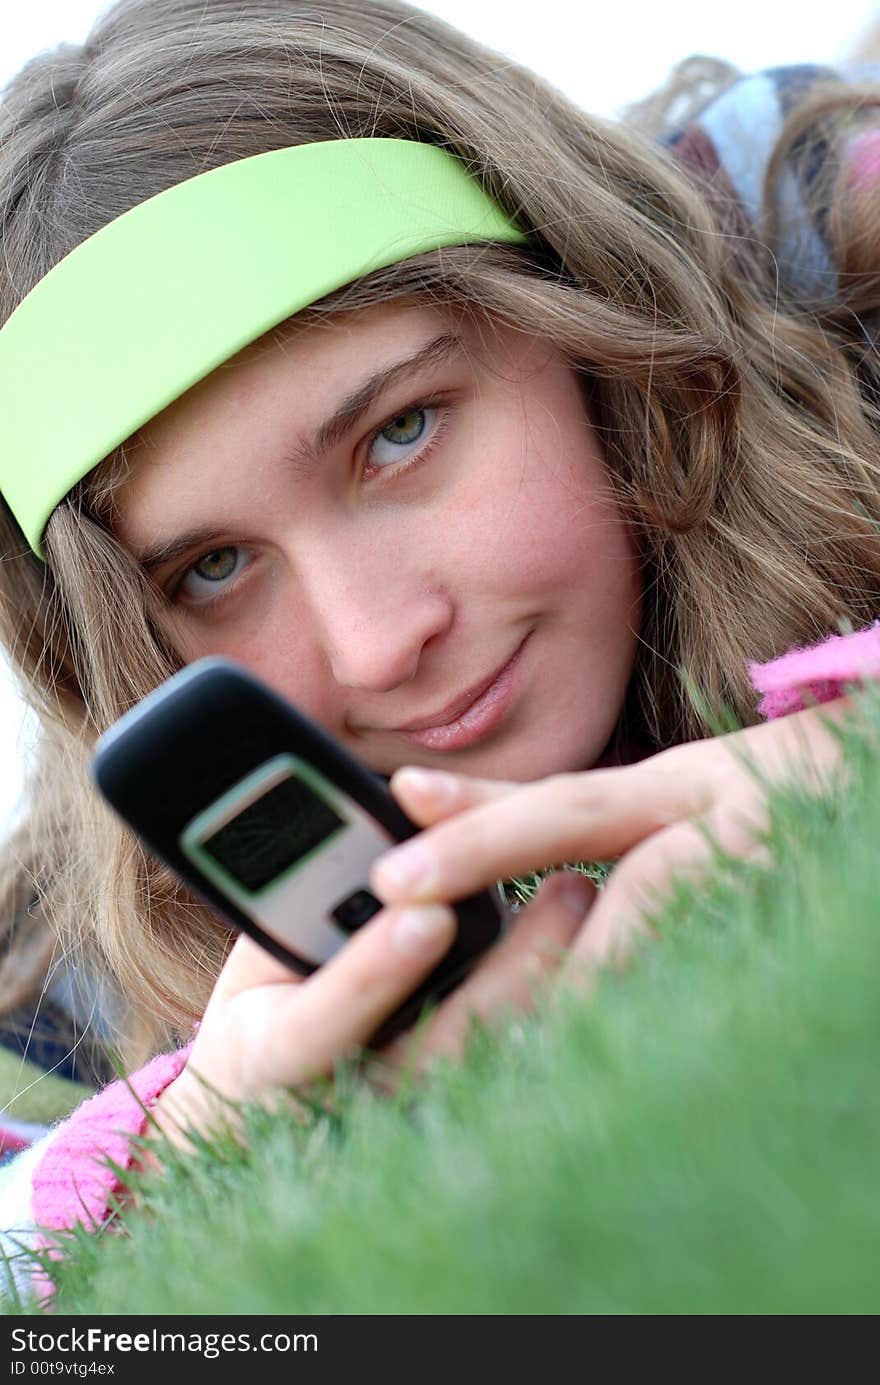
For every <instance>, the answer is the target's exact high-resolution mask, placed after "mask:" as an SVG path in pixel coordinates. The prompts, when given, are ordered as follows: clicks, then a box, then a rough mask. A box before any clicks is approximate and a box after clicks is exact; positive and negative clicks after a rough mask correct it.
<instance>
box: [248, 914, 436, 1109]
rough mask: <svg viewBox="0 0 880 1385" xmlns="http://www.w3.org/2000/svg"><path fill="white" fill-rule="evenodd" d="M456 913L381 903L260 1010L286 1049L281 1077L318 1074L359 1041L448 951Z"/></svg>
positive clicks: (276, 1040)
mask: <svg viewBox="0 0 880 1385" xmlns="http://www.w3.org/2000/svg"><path fill="white" fill-rule="evenodd" d="M457 922H458V921H457V918H456V915H455V913H454V911H453V910H452V909H450V908H449V907H448V906H446V905H430V906H422V907H419V906H416V907H413V908H407V909H383V910H381V911H380V912H379V913H378V914H375V915H374V917H373V918H372V919H371V920H370V922H369V923H368V924H366V925H365V926H364V927H363V928H361V929H359V930H358V932H357V933H355V934H354V935H353V937H352V938H351V939H350V940H349V941H348V942H347V943H346V944H345V946H344V947H342V948H340V950H339V951H338V952H336V953H334V955H333V956H332V957H331V958H330V960H329V961H328V962H325V963H324V965H323V966H322V967H321V968H320V969H319V970H318V971H316V972H313V974H312V975H311V976H309V977H307V978H306V979H305V980H304V981H303V982H301V984H300V985H298V986H297V987H295V988H294V989H293V990H291V992H290V993H289V994H288V996H286V997H285V998H284V999H283V1000H282V1002H281V1005H280V1006H279V1007H275V1008H273V1011H272V1014H271V1016H270V1017H267V1020H266V1027H267V1034H268V1036H269V1037H270V1039H271V1042H272V1044H273V1045H284V1046H285V1050H286V1052H287V1053H288V1054H290V1055H291V1057H290V1063H289V1071H290V1076H289V1077H288V1079H287V1080H288V1081H290V1082H296V1081H300V1080H306V1079H308V1078H310V1077H315V1076H319V1075H326V1074H328V1073H330V1072H332V1070H333V1066H334V1064H335V1063H336V1062H337V1061H338V1060H339V1058H340V1057H342V1056H343V1055H344V1054H346V1053H349V1052H352V1051H353V1050H355V1049H357V1048H359V1047H361V1046H362V1045H364V1044H366V1043H367V1042H368V1041H369V1039H370V1037H371V1036H372V1035H373V1034H374V1033H375V1032H376V1030H377V1029H378V1028H379V1026H380V1024H381V1023H382V1022H383V1021H384V1020H386V1019H387V1018H388V1017H389V1015H391V1014H392V1013H393V1012H394V1011H395V1010H396V1009H397V1008H398V1006H399V1005H401V1004H402V1002H403V1001H404V1000H405V999H406V998H407V997H408V996H409V995H410V994H411V993H412V992H413V991H414V990H415V989H416V988H417V986H418V985H419V984H420V982H422V981H423V980H424V979H425V977H426V976H427V975H428V974H429V973H430V972H431V971H432V969H433V968H434V967H435V966H436V965H437V963H438V962H439V961H440V959H441V957H443V955H444V954H445V953H446V952H447V951H448V949H449V947H450V945H451V943H452V940H453V938H454V937H455V932H456V928H457Z"/></svg>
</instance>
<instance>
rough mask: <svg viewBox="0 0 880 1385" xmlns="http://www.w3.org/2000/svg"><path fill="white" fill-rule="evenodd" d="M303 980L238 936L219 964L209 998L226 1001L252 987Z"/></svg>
mask: <svg viewBox="0 0 880 1385" xmlns="http://www.w3.org/2000/svg"><path fill="white" fill-rule="evenodd" d="M303 980H304V977H302V976H301V975H300V974H299V973H298V972H295V971H294V970H293V968H292V967H288V966H285V964H284V963H283V962H279V961H278V959H277V958H276V957H273V956H272V954H271V953H270V952H267V951H266V949H265V948H264V947H261V946H260V944H259V943H258V942H255V941H254V939H253V938H250V937H248V936H247V934H245V933H242V934H241V935H240V936H239V937H238V939H237V940H236V942H235V944H234V945H233V947H232V950H231V952H230V953H229V956H228V957H227V958H226V961H225V963H224V964H223V968H222V970H221V972H220V975H219V976H218V978H217V983H216V985H215V987H214V992H213V994H214V995H217V996H218V997H220V998H222V999H224V1000H229V999H231V998H232V997H233V996H235V995H238V993H239V992H240V991H247V990H250V989H251V988H252V987H254V986H271V985H276V984H279V983H284V984H291V983H296V982H301V981H303Z"/></svg>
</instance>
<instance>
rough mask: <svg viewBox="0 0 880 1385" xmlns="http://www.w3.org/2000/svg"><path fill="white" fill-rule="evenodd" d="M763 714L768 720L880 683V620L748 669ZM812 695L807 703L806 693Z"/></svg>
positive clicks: (792, 650)
mask: <svg viewBox="0 0 880 1385" xmlns="http://www.w3.org/2000/svg"><path fill="white" fill-rule="evenodd" d="M748 670H749V677H750V678H751V680H752V687H753V688H754V689H755V691H756V692H758V693H761V694H763V696H762V697H761V700H760V702H759V703H758V711H759V712H760V714H761V716H763V717H765V718H766V719H767V720H768V721H770V720H772V719H773V718H774V717H782V716H787V715H788V713H790V712H800V711H803V710H804V709H805V708H806V707H809V706H810V705H811V704H812V703H815V702H831V701H833V699H834V698H836V697H843V696H844V695H845V693H846V691H847V684H858V683H860V682H863V681H864V680H865V679H867V678H870V679H877V678H880V620H875V621H874V623H873V625H869V626H868V628H867V629H866V630H857V631H855V632H854V633H853V634H852V635H829V637H828V638H827V639H826V640H822V641H821V642H820V643H819V644H814V645H809V646H807V647H805V648H802V649H790V650H789V651H788V653H787V654H783V655H781V656H780V657H779V658H778V659H771V660H770V662H769V663H765V664H749V666H748ZM805 692H806V693H807V694H809V697H808V700H807V701H804V693H805Z"/></svg>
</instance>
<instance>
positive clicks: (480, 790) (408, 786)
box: [389, 765, 521, 827]
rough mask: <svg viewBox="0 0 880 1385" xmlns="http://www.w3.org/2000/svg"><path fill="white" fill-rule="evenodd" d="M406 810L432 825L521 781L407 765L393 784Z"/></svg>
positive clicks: (393, 778) (397, 772)
mask: <svg viewBox="0 0 880 1385" xmlns="http://www.w3.org/2000/svg"><path fill="white" fill-rule="evenodd" d="M389 787H390V789H391V792H392V793H393V794H394V796H395V798H396V799H397V801H398V803H399V804H400V806H401V807H402V808H403V810H404V812H405V813H406V814H407V815H408V816H409V817H410V818H412V820H413V822H417V823H418V824H419V826H420V827H430V826H431V824H432V823H435V822H442V821H443V820H444V818H448V817H453V816H454V815H455V814H456V813H460V812H462V811H463V810H464V809H465V808H474V807H476V806H477V804H479V803H491V802H494V801H495V800H496V799H498V798H503V797H504V796H505V795H506V794H509V793H511V792H512V791H513V790H514V789H517V788H520V787H521V785H519V784H516V783H513V782H511V781H509V780H503V779H475V778H474V777H473V776H472V775H469V774H447V773H446V772H445V771H444V770H426V769H422V768H421V767H416V766H413V765H405V766H404V767H403V768H402V769H398V770H395V772H394V774H392V776H391V781H390V785H389Z"/></svg>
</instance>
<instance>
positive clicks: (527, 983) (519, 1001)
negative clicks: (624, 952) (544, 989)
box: [379, 871, 598, 1073]
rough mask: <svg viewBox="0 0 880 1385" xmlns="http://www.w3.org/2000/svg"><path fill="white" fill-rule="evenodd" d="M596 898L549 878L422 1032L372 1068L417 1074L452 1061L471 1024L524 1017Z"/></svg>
mask: <svg viewBox="0 0 880 1385" xmlns="http://www.w3.org/2000/svg"><path fill="white" fill-rule="evenodd" d="M597 893H598V892H597V890H596V886H595V885H594V884H593V882H592V881H591V880H588V879H587V877H586V876H584V875H581V874H580V873H578V872H574V871H561V872H559V873H558V874H556V875H552V876H550V877H549V878H548V879H547V880H545V881H544V882H543V884H542V886H541V888H540V890H539V891H538V893H537V894H536V896H535V898H534V899H533V900H532V901H531V902H530V903H529V905H528V906H527V907H526V908H525V909H524V910H523V911H522V912H521V913H520V914H518V915H516V919H515V922H514V923H513V924H512V926H511V928H510V929H509V931H508V932H507V933H506V934H505V936H504V938H503V939H502V940H501V942H499V943H496V945H495V946H494V947H493V948H492V949H491V950H490V951H489V952H488V953H487V954H486V956H485V957H484V958H483V959H482V960H481V961H480V962H479V963H478V965H477V966H476V967H475V968H474V969H473V971H472V972H471V973H470V975H469V976H468V977H467V979H466V980H465V981H463V982H462V983H461V985H460V986H458V987H457V988H456V990H455V991H453V992H452V994H451V995H450V996H448V997H447V998H446V999H445V1000H444V1001H443V1002H442V1003H441V1004H440V1005H439V1006H438V1008H437V1009H436V1010H435V1012H434V1013H433V1015H431V1017H430V1018H429V1019H428V1020H427V1022H426V1023H425V1024H423V1025H420V1026H419V1027H418V1028H417V1029H416V1030H415V1031H414V1032H413V1031H410V1032H409V1033H407V1034H401V1035H399V1036H398V1037H397V1038H396V1039H394V1040H393V1041H392V1043H390V1044H388V1045H387V1046H386V1047H385V1048H384V1049H383V1050H382V1052H381V1054H380V1055H379V1058H380V1060H381V1061H382V1062H383V1063H384V1064H385V1065H387V1066H388V1067H391V1068H392V1069H395V1070H400V1069H405V1070H406V1071H407V1072H409V1073H421V1072H423V1071H424V1069H425V1068H426V1067H427V1066H428V1064H429V1063H431V1062H433V1061H434V1060H436V1059H437V1058H438V1057H441V1056H442V1057H458V1056H459V1055H460V1053H461V1052H462V1050H463V1048H464V1044H465V1041H466V1039H467V1036H468V1033H469V1031H470V1028H471V1024H472V1022H473V1020H474V1019H475V1018H476V1019H479V1020H480V1021H482V1022H484V1023H485V1022H488V1021H490V1020H492V1019H493V1018H498V1017H501V1016H502V1015H504V1014H505V1013H509V1012H510V1011H511V1010H518V1011H527V1010H529V1009H530V1008H531V1007H532V1005H533V1003H534V996H535V991H536V987H537V985H538V984H539V983H540V981H541V980H542V979H543V978H544V977H545V976H547V975H548V974H550V973H552V972H553V971H554V970H555V969H556V968H557V967H558V966H559V964H560V962H561V961H562V959H563V958H564V956H565V954H566V952H567V950H568V949H569V948H570V947H571V945H572V942H573V941H574V939H575V938H576V936H577V935H578V933H579V931H580V930H581V929H582V928H583V923H584V918H585V917H586V916H587V914H588V912H589V910H590V908H591V907H592V905H593V902H594V900H595V899H596V896H597Z"/></svg>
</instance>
